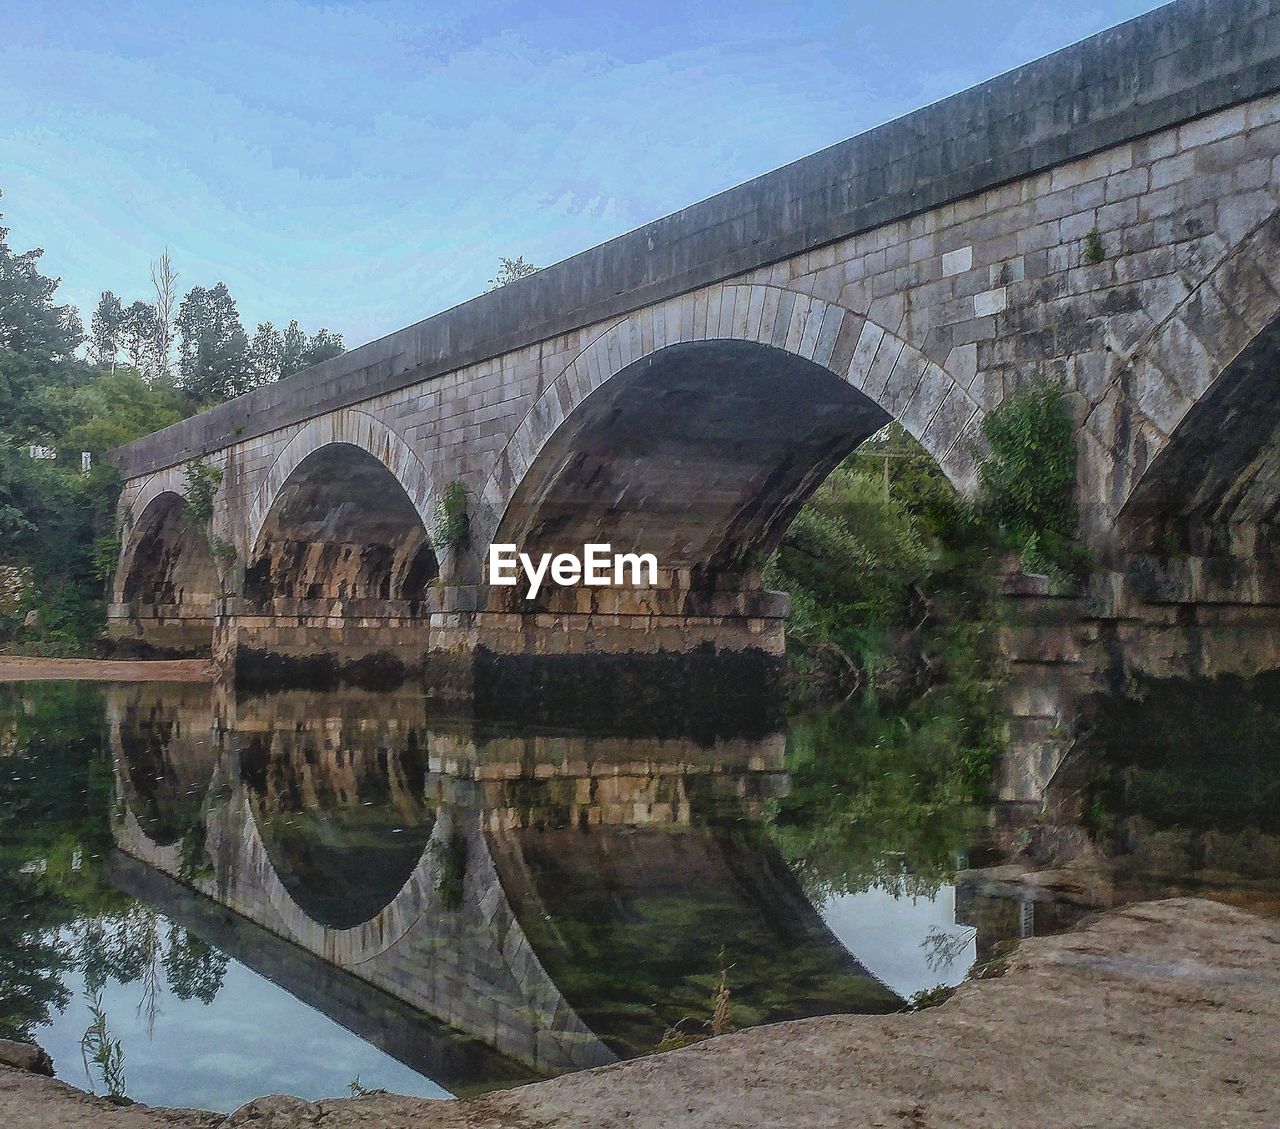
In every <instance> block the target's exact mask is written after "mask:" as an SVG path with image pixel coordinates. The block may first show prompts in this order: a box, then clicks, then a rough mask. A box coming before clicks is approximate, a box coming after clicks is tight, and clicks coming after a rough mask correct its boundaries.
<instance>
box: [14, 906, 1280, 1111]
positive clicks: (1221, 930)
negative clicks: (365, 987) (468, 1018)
mask: <svg viewBox="0 0 1280 1129" xmlns="http://www.w3.org/2000/svg"><path fill="white" fill-rule="evenodd" d="M994 971H995V972H998V973H999V975H997V976H993V977H991V978H986V979H980V980H975V981H971V982H969V983H967V984H965V985H963V986H962V987H961V988H960V989H959V991H958V992H957V993H956V994H955V995H954V996H953V997H952V998H951V999H950V1000H949V1001H948V1002H946V1003H945V1004H943V1005H942V1006H940V1007H938V1008H934V1009H931V1010H928V1011H924V1012H918V1013H915V1014H902V1015H890V1016H857V1015H848V1016H832V1017H829V1018H823V1019H812V1020H803V1021H800V1022H795V1023H784V1024H779V1025H776V1026H772V1027H763V1028H756V1029H754V1030H750V1031H743V1032H740V1033H738V1034H733V1035H725V1036H722V1037H721V1038H718V1039H713V1040H710V1041H708V1042H705V1043H702V1044H699V1045H697V1046H693V1047H689V1048H687V1049H684V1050H680V1051H671V1052H668V1053H666V1054H662V1055H655V1056H651V1057H649V1058H643V1059H637V1060H633V1061H630V1062H624V1063H620V1064H618V1065H616V1066H610V1067H605V1068H602V1069H599V1070H593V1071H587V1072H584V1073H581V1074H574V1075H568V1076H565V1077H562V1078H557V1079H554V1080H552V1081H548V1082H540V1083H536V1084H534V1085H530V1086H525V1087H523V1088H521V1089H517V1090H510V1091H506V1092H504V1093H498V1094H490V1095H486V1096H484V1097H481V1098H476V1099H472V1100H469V1101H464V1102H431V1101H423V1100H420V1099H414V1098H403V1097H397V1096H394V1095H375V1096H370V1097H363V1098H353V1099H341V1100H337V1099H335V1100H332V1101H322V1102H314V1103H312V1102H304V1101H301V1100H299V1099H295V1098H282V1097H267V1098H260V1099H258V1100H257V1101H254V1102H250V1103H249V1104H248V1105H246V1106H244V1107H243V1108H241V1109H240V1110H238V1111H236V1112H235V1113H234V1114H232V1115H231V1116H230V1117H224V1116H222V1115H221V1114H215V1113H208V1112H202V1111H194V1110H169V1109H156V1108H149V1107H145V1106H139V1105H132V1106H116V1105H112V1104H111V1103H109V1102H106V1101H103V1100H101V1099H97V1098H93V1097H91V1096H89V1095H87V1094H84V1093H82V1092H81V1091H78V1090H75V1089H73V1088H71V1087H70V1086H67V1085H65V1084H64V1083H62V1082H58V1081H56V1080H54V1079H52V1078H48V1077H45V1076H43V1075H42V1074H39V1073H35V1072H32V1070H30V1069H27V1070H23V1069H18V1068H17V1067H14V1066H0V1125H4V1126H6V1129H62V1127H63V1126H66V1127H68V1129H70V1127H72V1126H86V1125H91V1126H95V1127H96V1126H104V1127H108V1129H149V1127H153V1126H167V1127H171V1129H187V1127H191V1129H196V1127H199V1129H215V1127H218V1129H222V1127H225V1129H231V1127H233V1126H252V1127H254V1129H295V1127H302V1126H323V1127H324V1129H345V1127H347V1126H361V1127H366V1129H375V1127H376V1129H383V1127H385V1129H392V1127H400V1126H405V1127H409V1126H413V1127H415V1129H464V1127H465V1129H502V1127H512V1129H516V1127H519V1129H534V1127H537V1129H552V1127H561V1126H564V1127H569V1126H575V1127H576V1126H582V1127H586V1126H627V1127H629V1129H630V1127H646V1129H648V1127H652V1129H658V1127H668V1126H690V1127H702V1126H705V1127H707V1129H712V1127H714V1129H732V1127H737V1126H770V1127H778V1126H784V1127H785V1126H795V1127H797V1129H800V1127H804V1129H820V1127H826V1126H831V1127H836V1126H840V1127H850V1126H864V1125H865V1126H902V1127H919V1126H929V1127H942V1126H973V1127H978V1126H1041V1125H1043V1126H1054V1127H1055V1129H1066V1127H1077V1126H1078V1127H1081V1129H1083V1127H1085V1126H1093V1127H1096V1126H1125V1127H1132V1126H1160V1127H1162V1129H1163V1127H1166V1126H1169V1125H1178V1126H1215V1127H1216V1126H1225V1125H1230V1126H1233V1127H1238V1129H1248V1127H1252V1126H1257V1127H1263V1126H1271V1127H1274V1126H1277V1125H1280V922H1277V921H1275V920H1274V919H1271V918H1265V917H1258V916H1255V915H1253V914H1250V913H1246V912H1244V911H1242V910H1238V909H1234V908H1232V907H1229V906H1224V905H1220V904H1217V903H1215V902H1209V901H1204V900H1201V899H1194V898H1179V899H1173V900H1168V901H1162V902H1152V903H1147V904H1144V905H1138V906H1131V907H1129V908H1126V909H1121V910H1115V911H1112V912H1109V913H1107V914H1104V915H1103V916H1101V917H1099V918H1097V919H1095V920H1093V921H1092V922H1089V923H1088V924H1087V925H1085V926H1084V927H1082V928H1079V929H1077V930H1075V931H1073V932H1071V933H1067V934H1063V935H1060V936H1056V937H1045V938H1036V939H1032V940H1029V941H1024V942H1022V944H1021V945H1020V947H1019V948H1018V950H1017V951H1016V952H1015V953H1013V954H1012V955H1011V956H1010V957H1008V958H1007V960H1006V961H1005V962H1004V966H1003V967H1002V968H997V969H995V970H994ZM14 1047H15V1045H14V1044H9V1045H8V1050H7V1051H5V1049H4V1048H0V1058H5V1059H8V1060H18V1059H21V1058H23V1056H24V1054H26V1055H27V1058H28V1061H27V1062H26V1065H27V1066H28V1067H30V1066H33V1065H34V1066H36V1067H37V1068H38V1067H39V1065H40V1064H39V1061H38V1059H37V1058H35V1056H33V1055H30V1054H29V1053H27V1052H21V1051H15V1050H14Z"/></svg>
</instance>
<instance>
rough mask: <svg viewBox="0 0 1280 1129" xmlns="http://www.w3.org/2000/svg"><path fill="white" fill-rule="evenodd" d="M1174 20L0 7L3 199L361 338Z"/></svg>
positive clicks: (780, 9)
mask: <svg viewBox="0 0 1280 1129" xmlns="http://www.w3.org/2000/svg"><path fill="white" fill-rule="evenodd" d="M1157 6H1158V5H1157V4H1155V3H1151V2H1144V0H1082V2H1072V0H1031V2H1029V3H1028V2H1027V0H940V2H926V0H896V2H891V0H846V2H844V3H836V2H828V0H814V2H812V3H776V2H763V0H727V2H714V3H701V4H700V3H696V2H687V3H671V2H667V0H654V2H649V3H614V2H611V0H597V2H595V3H590V2H585V0H580V2H578V3H537V4H535V3H515V2H508V0H471V2H466V3H439V4H422V3H417V4H414V3H399V2H388V3H380V2H379V3H351V4H341V3H339V4H310V3H298V2H296V0H294V2H279V3H277V2H256V3H246V4H235V3H216V2H209V3H205V4H201V5H190V6H189V5H186V4H177V3H168V4H166V3H131V2H127V0H126V2H119V0H117V2H113V3H110V4H104V3H101V2H94V3H89V2H84V3H72V2H58V0H53V2H48V3H36V4H31V3H29V2H23V3H18V2H16V0H0V41H2V42H3V46H2V47H0V52H2V58H3V66H0V191H3V193H4V196H3V199H0V211H2V212H3V213H4V216H5V219H4V223H5V224H7V225H8V226H9V227H10V228H12V234H11V236H10V242H11V244H12V245H13V246H15V247H17V248H19V249H23V250H25V249H26V248H27V247H30V246H37V245H38V246H42V247H44V248H45V252H46V253H45V258H44V261H43V262H44V269H45V271H46V272H47V273H50V274H54V275H58V276H60V277H61V278H62V280H63V286H62V289H61V290H60V292H59V295H60V298H61V300H62V301H70V302H72V303H74V304H75V305H77V306H79V307H80V308H81V310H82V311H86V312H87V311H89V310H91V309H92V307H93V305H94V304H95V303H96V301H97V296H98V293H99V292H100V291H101V290H102V289H111V290H114V291H115V292H116V293H117V294H119V295H120V296H121V297H123V298H124V299H126V301H127V300H130V299H133V298H136V297H143V298H149V297H150V292H149V291H150V287H149V280H148V263H149V261H150V260H151V259H153V258H154V257H155V256H156V255H157V253H158V252H159V251H160V249H161V248H162V247H164V246H165V245H166V244H167V245H168V246H169V248H170V253H171V255H172V258H173V261H174V265H175V266H176V268H177V270H178V272H179V276H180V277H179V289H180V290H182V291H185V290H186V289H187V288H188V287H189V286H191V285H193V284H196V283H200V284H203V285H212V284H213V283H214V282H217V281H219V280H222V281H225V282H226V283H227V284H228V285H229V286H230V288H231V292H232V294H233V295H234V296H235V297H236V299H237V301H238V302H239V305H240V312H241V316H242V319H243V320H244V322H245V324H246V326H247V327H248V328H249V330H250V333H252V330H253V325H254V324H255V323H256V322H257V321H259V320H263V319H267V318H270V319H273V320H276V321H284V320H287V319H288V318H290V317H297V318H298V319H299V320H301V321H302V323H303V325H304V327H307V328H309V329H315V328H316V327H318V326H319V325H321V324H323V325H326V326H328V327H330V328H332V329H334V330H337V331H339V332H342V333H344V334H345V336H346V340H347V343H348V345H354V344H358V343H360V342H362V341H366V340H369V339H371V338H374V337H377V336H380V335H381V334H383V333H387V332H389V331H391V330H393V329H397V328H399V327H400V326H402V325H407V324H409V323H410V322H413V321H416V320H418V319H419V318H422V317H426V316H427V315H428V314H431V313H434V312H436V311H438V310H442V309H445V308H447V307H449V306H451V305H454V304H455V303H457V302H460V301H463V300H465V299H467V298H469V297H471V296H472V295H474V294H476V293H478V292H480V291H482V290H484V289H485V288H486V284H487V281H488V280H489V279H490V278H491V277H492V276H493V275H494V274H495V273H496V270H497V260H498V256H499V255H509V256H515V255H523V256H524V257H525V258H526V259H528V260H530V261H533V262H536V263H538V264H540V265H545V264H547V263H550V262H554V261H555V260H557V259H562V258H564V257H566V256H568V255H571V254H573V253H575V252H577V251H580V250H583V249H584V248H586V247H590V246H592V245H594V244H596V243H599V242H602V241H603V240H605V239H608V238H610V237H612V236H614V235H617V234H620V233H621V232H624V231H627V230H629V229H631V228H633V227H636V226H638V225H639V224H642V223H645V222H647V221H649V220H651V219H653V218H655V217H657V216H660V215H663V214H665V213H667V212H671V211H674V210H675V209H677V208H680V207H683V206H684V205H686V204H689V203H692V202H693V201H695V200H697V199H700V198H702V197H704V196H708V195H710V194H712V193H714V192H716V191H719V190H720V189H722V188H726V187H729V186H730V185H733V184H736V183H739V182H741V181H743V180H747V179H749V178H751V177H752V176H756V175H758V174H760V173H762V172H766V171H768V170H769V169H771V168H775V167H777V166H778V165H781V164H785V163H786V162H788V161H790V160H793V159H795V158H796V157H800V156H803V155H804V154H806V153H809V152H812V151H814V150H816V149H819V148H822V147H823V146H825V145H829V144H831V143H832V142H835V141H838V140H840V139H842V138H844V137H849V136H851V135H853V134H855V133H858V132H861V131H862V130H864V129H867V128H869V127H871V126H874V125H876V124H878V123H880V122H883V121H886V120H889V119H891V118H894V117H897V116H898V115H900V114H902V113H906V112H907V111H910V110H912V109H915V108H916V107H919V106H922V105H925V104H927V103H929V102H933V101H936V100H937V99H939V98H943V97H945V96H946V95H948V94H952V93H954V92H956V91H958V90H962V89H964V88H965V87H967V86H972V85H973V84H974V83H977V82H981V81H982V80H983V79H986V78H989V77H991V76H992V75H995V74H998V73H1000V72H1001V71H1005V70H1008V69H1009V68H1011V67H1014V66H1017V65H1019V64H1021V63H1024V62H1027V61H1029V60H1031V59H1034V58H1037V57H1038V56H1040V55H1044V54H1046V53H1048V52H1050V51H1053V50H1056V49H1057V48H1059V47H1063V46H1065V45H1067V44H1068V43H1071V42H1074V41H1075V40H1077V39H1081V38H1083V37H1084V36H1086V35H1089V34H1092V33H1093V32H1095V31H1098V30H1101V29H1102V28H1105V27H1109V26H1112V25H1114V24H1116V23H1120V22H1122V21H1123V20H1126V19H1129V18H1131V17H1133V16H1135V15H1138V14H1140V13H1141V12H1143V11H1146V10H1149V9H1151V8H1154V7H1157ZM86 316H87V313H86Z"/></svg>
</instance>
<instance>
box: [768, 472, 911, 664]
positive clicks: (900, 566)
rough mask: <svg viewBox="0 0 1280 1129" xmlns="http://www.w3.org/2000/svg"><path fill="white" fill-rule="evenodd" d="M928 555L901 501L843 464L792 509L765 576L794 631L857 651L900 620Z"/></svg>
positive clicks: (909, 602)
mask: <svg viewBox="0 0 1280 1129" xmlns="http://www.w3.org/2000/svg"><path fill="white" fill-rule="evenodd" d="M935 559H936V552H935V550H934V549H933V548H932V547H931V546H930V545H928V544H927V543H926V540H925V537H924V535H923V531H922V529H921V528H920V526H919V525H918V523H917V522H916V521H915V520H914V519H913V518H912V515H911V513H910V512H909V511H908V510H907V508H906V506H905V505H904V504H903V503H902V502H901V501H900V500H899V499H897V498H895V497H893V496H892V495H889V496H886V495H885V494H884V491H883V488H882V486H881V484H880V482H879V481H877V480H876V478H875V477H874V476H872V475H868V474H866V473H864V472H863V471H861V470H860V469H858V468H857V467H856V466H850V465H848V464H846V465H845V466H842V467H840V468H838V469H837V470H835V471H834V472H833V473H832V474H831V476H830V477H829V478H828V479H827V481H826V482H824V483H823V484H822V486H820V487H819V488H818V490H817V492H816V493H815V494H814V495H813V497H812V498H811V499H810V500H809V503H808V505H806V506H805V507H804V509H802V510H801V511H800V513H799V514H798V515H797V517H796V519H795V521H794V522H793V523H792V525H791V528H790V529H789V530H788V531H787V535H786V538H785V539H784V541H783V543H782V546H781V548H780V549H779V552H778V553H777V555H776V556H775V557H774V559H773V560H772V561H770V562H769V564H768V565H767V566H766V569H765V578H766V583H768V584H770V585H771V586H777V587H780V588H784V589H785V590H786V591H789V592H790V594H791V599H792V602H793V606H794V611H793V613H792V619H791V623H790V631H791V633H792V634H793V635H794V636H796V637H798V638H800V639H804V640H810V641H813V640H819V639H824V640H830V641H832V642H835V643H836V644H838V645H840V646H842V647H844V648H845V649H847V650H850V651H860V650H862V649H863V644H864V641H865V639H866V638H867V635H868V633H874V632H878V631H882V630H883V629H884V628H886V627H888V626H889V625H891V624H895V623H898V622H901V621H902V620H903V618H904V617H905V616H906V614H907V611H908V608H909V606H910V604H911V602H912V598H913V590H914V589H915V588H916V586H918V585H919V584H920V583H921V582H922V581H923V580H924V579H925V578H926V577H927V576H928V575H929V573H930V570H931V567H932V565H933V563H934V560H935Z"/></svg>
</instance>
